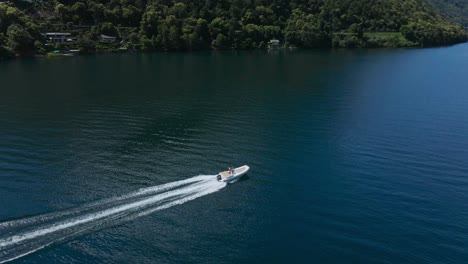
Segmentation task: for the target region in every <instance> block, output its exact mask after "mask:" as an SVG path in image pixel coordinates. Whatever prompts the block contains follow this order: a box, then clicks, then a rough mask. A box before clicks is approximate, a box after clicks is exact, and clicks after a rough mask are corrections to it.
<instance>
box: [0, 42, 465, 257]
mask: <svg viewBox="0 0 468 264" xmlns="http://www.w3.org/2000/svg"><path fill="white" fill-rule="evenodd" d="M467 74H468V45H466V44H465V45H458V46H453V47H448V48H439V49H414V50H358V51H290V52H289V51H282V52H274V53H266V52H265V53H264V52H250V53H248V52H239V53H235V52H206V53H205V52H202V53H185V54H184V53H157V54H126V55H111V56H99V57H75V58H66V59H57V60H45V59H44V60H41V59H36V60H18V61H11V62H3V63H0V80H1V83H2V84H1V87H0V222H5V221H9V222H7V223H19V222H21V221H25V220H27V219H36V220H37V219H42V218H41V217H43V214H44V213H51V214H52V216H53V217H56V215H54V214H55V213H54V212H55V211H60V212H62V213H63V212H64V213H65V214H70V215H71V216H73V217H78V218H79V219H95V218H89V217H88V218H85V217H84V216H85V215H86V214H83V215H82V214H81V213H82V211H80V210H82V209H83V208H88V206H91V207H92V206H95V205H96V204H98V206H99V207H92V210H94V211H86V212H91V213H93V212H104V211H105V212H111V213H114V211H106V208H114V209H115V208H116V207H115V206H117V208H120V207H118V206H120V205H123V204H124V202H125V204H124V205H125V206H127V205H128V204H134V203H135V202H139V201H147V199H150V200H149V201H151V202H155V203H154V204H151V203H149V204H148V206H152V207H151V208H155V207H156V206H159V205H160V204H159V200H157V199H156V200H155V199H154V198H151V197H153V196H144V197H141V198H140V197H138V199H137V200H133V199H134V198H131V200H124V201H123V202H118V204H112V207H104V206H103V204H101V202H99V201H102V199H113V198H112V197H117V198H118V197H127V196H129V195H130V194H132V193H134V192H135V191H136V190H139V189H140V190H141V189H143V190H147V189H146V188H155V187H154V186H160V185H161V184H166V183H173V182H176V181H181V180H187V179H189V181H190V178H192V177H194V176H197V175H207V174H208V175H212V174H216V173H217V172H218V171H220V170H222V169H224V168H225V167H227V166H237V165H243V164H248V165H250V167H251V171H250V172H249V174H248V176H246V177H244V178H243V180H241V181H239V182H238V183H235V184H232V185H229V186H227V187H225V188H222V187H221V186H219V187H216V186H213V185H212V184H211V183H203V184H202V185H199V187H200V189H199V190H200V191H207V193H206V195H198V196H197V199H192V200H190V201H187V202H185V203H183V204H178V205H176V206H172V207H170V208H167V209H165V210H157V211H155V212H152V213H151V214H149V215H145V216H141V217H139V218H135V217H133V216H134V215H135V214H138V212H140V211H139V210H140V209H141V210H142V211H144V210H147V209H150V208H149V207H143V208H142V207H131V208H133V209H132V210H134V209H135V208H137V209H138V210H136V209H135V211H125V214H122V215H120V214H119V218H115V219H114V220H115V221H114V220H113V221H107V220H106V221H101V220H103V218H102V219H100V220H99V221H100V222H96V221H94V220H93V221H91V220H90V221H89V222H86V227H89V228H90V229H89V230H88V231H87V232H83V234H81V233H80V234H77V235H76V236H75V235H73V236H69V237H66V236H65V234H66V233H55V234H54V236H56V237H58V238H60V237H63V240H61V241H57V242H56V243H52V244H51V245H49V246H47V247H45V248H44V249H42V250H39V251H36V252H34V253H32V254H30V255H27V256H25V257H23V258H19V259H17V260H15V261H16V262H18V263H51V262H52V263H78V262H79V263H89V262H96V263H128V262H131V263H175V262H179V263H200V262H203V263H259V262H264V263H272V262H273V263H284V262H300V263H311V262H320V263H321V262H327V263H349V262H361V263H362V262H367V263H370V262H372V263H463V262H466V260H467V259H468V252H467V250H468V221H467V219H468V210H467V209H468V203H467V202H468V165H467V164H466V161H467V160H468V122H467V121H468V85H467V83H468V77H467V76H468V75H467ZM178 190H179V191H177V190H176V193H177V195H182V194H183V195H196V194H201V192H200V193H195V192H192V191H190V192H189V191H188V189H184V190H187V192H185V191H184V190H181V189H178ZM208 190H210V192H208ZM211 190H213V191H214V190H217V191H216V192H211ZM208 193H209V194H208ZM203 194H205V193H204V192H203ZM164 197H166V196H164ZM170 197H172V198H171V199H173V200H172V201H178V199H181V198H182V197H179V196H170ZM125 199H127V198H125ZM135 199H136V198H135ZM96 201H98V202H96ZM104 201H108V200H104ZM156 202H157V203H156ZM93 204H94V205H93ZM138 205H140V204H139V203H138ZM146 205H147V204H146V203H145V206H146ZM101 206H102V207H101ZM106 206H107V205H106ZM67 208H75V209H67ZM125 208H127V207H125ZM86 210H88V209H86ZM90 210H91V209H90ZM142 211H141V212H142ZM71 212H74V213H71ZM77 212H79V213H80V215H76V214H77ZM117 212H118V213H123V212H124V211H117ZM130 213H132V215H130ZM31 215H33V216H32V218H31ZM34 215H36V216H34ZM49 215H50V214H49ZM88 216H89V214H88ZM94 216H95V215H93V217H94ZM60 217H62V216H60ZM83 217H84V218H83ZM53 219H56V218H53ZM57 219H58V218H57ZM69 219H72V218H67V219H62V218H60V220H61V221H62V220H63V221H64V222H63V223H70V220H69ZM117 220H118V221H117ZM34 223H36V222H34ZM80 223H81V222H80ZM49 224H50V223H49V222H41V223H38V224H37V225H28V226H27V228H26V229H21V228H23V227H21V228H19V227H18V229H8V234H6V233H7V232H6V231H4V230H6V229H4V227H5V223H3V225H1V224H0V240H1V241H0V242H2V241H3V242H2V243H7V242H5V241H6V240H2V238H3V239H4V238H5V237H9V238H11V237H12V236H14V235H18V234H29V235H30V234H31V232H29V231H37V230H39V227H41V226H43V227H50V225H49ZM55 224H56V223H52V225H54V226H57V225H55ZM88 224H89V225H88ZM91 224H92V225H91ZM58 226H60V225H58ZM61 227H63V225H62V226H61ZM67 227H68V225H67ZM74 228H77V226H75V227H74ZM80 228H81V227H80ZM2 230H3V233H2ZM41 230H52V229H44V228H43V229H41ZM54 230H55V229H54ZM62 230H63V229H62ZM73 231H76V229H67V232H69V233H73ZM80 232H81V231H80ZM34 234H37V233H34ZM16 238H17V237H16ZM46 238H47V239H49V240H53V239H54V238H55V237H47V236H46ZM49 240H47V241H49ZM8 241H11V240H8ZM22 241H23V242H24V241H26V240H22ZM41 241H42V240H41ZM41 241H39V242H41ZM44 241H45V240H44ZM33 242H34V243H38V241H37V240H35V241H33ZM8 243H9V242H8ZM2 245H3V244H2ZM9 245H10V244H9ZM0 246H1V245H0ZM10 246H11V245H10ZM14 246H15V247H26V246H28V245H25V244H24V243H23V244H22V243H20V242H19V243H18V244H15V245H14ZM9 250H10V249H9ZM13 250H14V249H13ZM5 252H6V250H5ZM0 256H1V254H0Z"/></svg>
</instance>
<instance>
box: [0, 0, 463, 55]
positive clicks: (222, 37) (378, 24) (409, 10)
mask: <svg viewBox="0 0 468 264" xmlns="http://www.w3.org/2000/svg"><path fill="white" fill-rule="evenodd" d="M46 31H62V32H70V33H72V34H73V35H75V36H76V37H77V40H76V41H73V42H71V43H66V44H65V43H58V44H53V45H51V44H50V43H49V44H48V45H45V39H43V37H42V36H41V34H40V33H41V32H46ZM99 34H106V35H110V36H116V37H118V39H119V40H122V42H121V43H120V42H116V43H113V44H103V43H99V42H98V41H97V36H98V35H99ZM271 39H278V40H280V41H281V45H282V46H294V47H300V48H358V47H405V46H422V47H426V46H439V45H448V44H453V43H458V42H462V41H466V39H467V34H466V32H465V30H464V29H463V28H462V27H461V26H458V25H455V24H453V23H452V22H449V21H448V20H447V19H445V18H443V17H442V16H441V15H440V14H438V13H437V12H436V11H435V10H434V9H433V8H432V7H430V6H429V5H425V4H423V3H422V2H421V1H419V0H341V1H336V0H178V1H175V0H79V1H74V0H73V1H72V0H43V1H33V2H31V3H30V2H23V1H19V2H18V1H15V2H14V3H1V4H0V57H1V56H3V57H5V56H12V55H13V54H17V55H24V56H26V55H32V54H38V53H39V54H40V53H45V52H47V51H49V50H50V49H64V48H77V49H80V50H81V52H83V53H85V52H95V51H98V52H99V51H106V50H112V49H118V48H121V49H122V46H124V47H125V48H129V49H140V50H165V51H166V50H200V49H209V48H214V49H254V48H265V47H267V44H268V41H269V40H271Z"/></svg>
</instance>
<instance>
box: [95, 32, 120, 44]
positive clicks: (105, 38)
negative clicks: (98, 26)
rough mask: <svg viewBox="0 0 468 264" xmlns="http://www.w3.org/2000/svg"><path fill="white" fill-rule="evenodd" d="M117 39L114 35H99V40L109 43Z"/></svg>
mask: <svg viewBox="0 0 468 264" xmlns="http://www.w3.org/2000/svg"><path fill="white" fill-rule="evenodd" d="M116 40H117V38H116V37H113V36H107V35H103V34H101V35H99V41H100V42H107V43H113V42H115V41H116Z"/></svg>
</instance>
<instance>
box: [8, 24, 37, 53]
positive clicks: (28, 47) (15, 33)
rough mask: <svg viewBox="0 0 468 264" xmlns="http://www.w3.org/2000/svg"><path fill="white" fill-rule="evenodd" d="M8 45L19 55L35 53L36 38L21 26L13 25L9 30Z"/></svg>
mask: <svg viewBox="0 0 468 264" xmlns="http://www.w3.org/2000/svg"><path fill="white" fill-rule="evenodd" d="M7 38H8V40H7V44H8V46H9V47H10V48H11V49H12V50H13V51H14V52H15V53H17V54H18V55H21V56H24V55H31V54H32V53H34V50H35V49H34V38H33V37H32V36H31V34H29V32H28V31H27V30H26V29H25V28H24V27H23V26H21V25H19V24H11V25H10V26H9V27H8V30H7Z"/></svg>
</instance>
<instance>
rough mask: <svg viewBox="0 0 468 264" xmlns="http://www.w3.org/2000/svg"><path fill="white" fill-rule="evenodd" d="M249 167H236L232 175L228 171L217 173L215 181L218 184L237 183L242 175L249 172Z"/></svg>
mask: <svg viewBox="0 0 468 264" xmlns="http://www.w3.org/2000/svg"><path fill="white" fill-rule="evenodd" d="M249 169H250V167H249V166H247V165H244V166H241V167H238V168H235V169H234V173H232V174H231V173H229V171H222V172H220V173H218V175H217V176H216V179H217V180H218V181H220V182H227V183H234V182H237V181H238V180H239V179H240V178H241V177H242V176H243V175H244V174H246V173H247V172H248V171H249Z"/></svg>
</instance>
